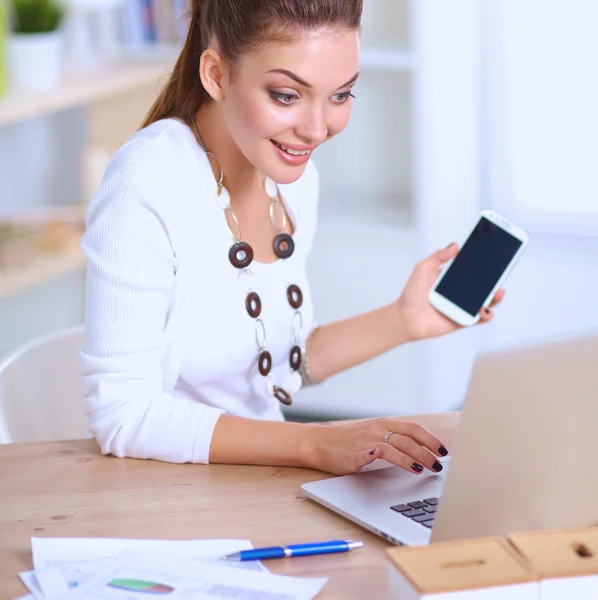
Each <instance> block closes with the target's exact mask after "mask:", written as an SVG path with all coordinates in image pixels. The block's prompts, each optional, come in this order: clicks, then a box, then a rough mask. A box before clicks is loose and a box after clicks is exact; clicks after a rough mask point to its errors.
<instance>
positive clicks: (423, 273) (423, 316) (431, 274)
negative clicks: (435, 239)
mask: <svg viewBox="0 0 598 600" xmlns="http://www.w3.org/2000/svg"><path fill="white" fill-rule="evenodd" d="M458 251H459V247H458V245H457V244H451V245H450V246H449V247H448V248H444V249H443V250H439V251H438V252H435V253H434V254H432V256H430V257H428V258H426V259H425V260H423V261H422V262H420V263H419V264H418V265H417V266H416V267H415V269H414V270H413V273H412V274H411V276H410V277H409V280H408V281H407V283H406V284H405V287H404V288H403V292H402V293H401V296H400V298H399V299H398V300H397V308H399V311H400V315H401V319H402V321H403V325H404V328H405V334H406V335H407V337H408V338H409V339H410V340H422V339H425V338H432V337H438V336H441V335H445V334H447V333H452V332H453V331H458V330H459V329H463V327H462V326H461V325H458V324H457V323H455V322H454V321H452V320H451V319H449V318H448V317H445V316H444V315H442V314H441V313H439V312H438V311H437V310H436V309H435V308H434V307H433V306H432V305H431V304H430V301H429V299H428V294H429V293H430V290H431V289H432V286H433V285H434V282H435V281H436V279H437V278H438V275H439V273H440V270H441V268H442V265H443V264H444V263H446V262H447V261H449V260H451V259H452V258H454V257H455V256H456V255H457V252H458ZM504 295H505V293H504V290H502V289H501V290H499V291H498V292H497V293H496V296H495V297H494V299H493V300H492V303H491V304H490V307H489V308H488V309H484V308H482V310H481V311H480V320H479V321H478V323H479V324H484V323H488V321H491V320H492V318H493V316H494V311H493V310H492V309H493V308H494V307H495V306H496V305H497V304H499V303H500V302H501V301H502V299H503V298H504Z"/></svg>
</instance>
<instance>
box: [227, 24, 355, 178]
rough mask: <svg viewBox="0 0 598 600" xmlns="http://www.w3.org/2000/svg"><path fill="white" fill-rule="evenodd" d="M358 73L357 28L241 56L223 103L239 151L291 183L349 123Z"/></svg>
mask: <svg viewBox="0 0 598 600" xmlns="http://www.w3.org/2000/svg"><path fill="white" fill-rule="evenodd" d="M358 69H359V32H357V31H342V32H338V31H337V32H323V33H314V34H306V35H305V36H304V37H301V38H299V39H297V40H296V41H294V42H291V43H287V44H277V43H270V44H266V45H264V46H263V47H262V48H261V49H260V50H258V51H256V52H253V53H250V54H248V55H246V56H245V57H243V59H242V61H241V64H240V65H239V66H238V68H237V69H235V72H234V76H233V77H232V79H231V80H230V81H228V83H227V84H226V88H225V90H224V99H223V101H222V105H221V107H222V111H223V117H224V120H225V122H226V124H227V127H228V129H229V131H230V134H231V136H232V138H233V140H234V141H235V143H236V144H237V146H238V147H239V150H240V151H241V152H242V153H243V155H244V156H245V157H246V158H247V160H249V162H251V163H252V164H253V165H254V166H255V167H256V168H257V169H258V170H259V171H260V172H262V173H263V174H265V175H267V176H268V177H270V178H271V179H273V180H274V181H276V182H278V183H281V184H284V183H292V182H294V181H296V180H297V179H298V178H299V177H300V176H301V175H302V174H303V172H304V170H305V168H306V165H307V162H308V160H309V159H310V157H311V155H312V152H314V151H315V149H316V148H317V146H319V145H320V144H322V143H324V142H325V141H327V140H329V139H330V138H331V137H332V136H334V135H336V134H337V133H340V132H341V131H342V130H343V129H344V128H345V126H346V125H347V122H348V120H349V116H350V114H351V107H352V103H353V97H352V95H351V89H352V87H353V85H354V84H355V82H356V80H357V75H358Z"/></svg>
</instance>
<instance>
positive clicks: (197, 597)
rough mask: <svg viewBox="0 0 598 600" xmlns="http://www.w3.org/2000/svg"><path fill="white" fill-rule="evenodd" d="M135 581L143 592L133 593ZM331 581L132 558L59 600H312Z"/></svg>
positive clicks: (121, 560) (127, 556) (116, 563)
mask: <svg viewBox="0 0 598 600" xmlns="http://www.w3.org/2000/svg"><path fill="white" fill-rule="evenodd" d="M227 564H228V563H227ZM131 581H133V582H138V584H139V585H140V587H141V589H135V588H134V587H131ZM327 581H328V578H298V577H286V576H283V575H272V574H270V573H266V572H258V571H247V570H243V569H231V568H230V567H228V566H224V567H220V566H216V565H215V564H214V563H213V562H211V563H210V564H206V563H202V562H191V563H187V562H179V561H176V560H170V561H169V560H168V559H165V558H162V559H160V560H159V561H154V560H151V555H146V554H139V553H134V554H131V553H129V554H123V555H121V557H120V558H119V559H117V560H115V561H113V562H112V564H111V566H110V567H109V568H107V569H106V570H105V571H104V572H102V573H100V574H98V575H97V576H96V577H93V578H92V579H90V580H88V581H87V582H86V583H84V584H83V585H81V586H80V587H78V588H76V589H75V590H73V591H71V592H68V593H67V594H65V595H64V596H62V597H60V598H58V599H57V600H83V599H85V600H132V599H135V598H139V596H140V592H141V593H143V592H147V594H143V595H144V596H145V595H148V596H150V595H151V596H152V597H164V598H165V599H167V600H191V599H193V600H216V599H218V598H222V599H227V600H232V599H234V600H311V599H312V598H314V597H315V596H316V595H317V594H318V593H319V592H320V590H321V589H322V588H323V587H324V585H325V584H326V582H327ZM151 588H153V590H154V591H153V593H151V594H150V593H149V592H150V591H151Z"/></svg>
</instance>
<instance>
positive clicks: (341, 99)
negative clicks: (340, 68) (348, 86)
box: [332, 92, 355, 104]
mask: <svg viewBox="0 0 598 600" xmlns="http://www.w3.org/2000/svg"><path fill="white" fill-rule="evenodd" d="M332 98H333V102H336V104H344V103H345V102H346V101H347V100H348V99H349V98H355V96H354V95H353V94H352V93H351V92H342V93H341V94H334V96H332ZM334 98H336V100H334Z"/></svg>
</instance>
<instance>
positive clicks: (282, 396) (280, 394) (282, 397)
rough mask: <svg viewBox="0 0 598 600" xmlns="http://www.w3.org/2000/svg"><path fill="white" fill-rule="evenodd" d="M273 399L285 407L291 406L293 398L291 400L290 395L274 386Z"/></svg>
mask: <svg viewBox="0 0 598 600" xmlns="http://www.w3.org/2000/svg"><path fill="white" fill-rule="evenodd" d="M274 397H275V398H276V399H277V400H278V401H279V402H280V403H281V404H284V405H285V406H291V404H292V403H293V398H291V395H290V394H289V393H288V392H285V391H284V390H283V389H282V388H280V387H278V386H274Z"/></svg>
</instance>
